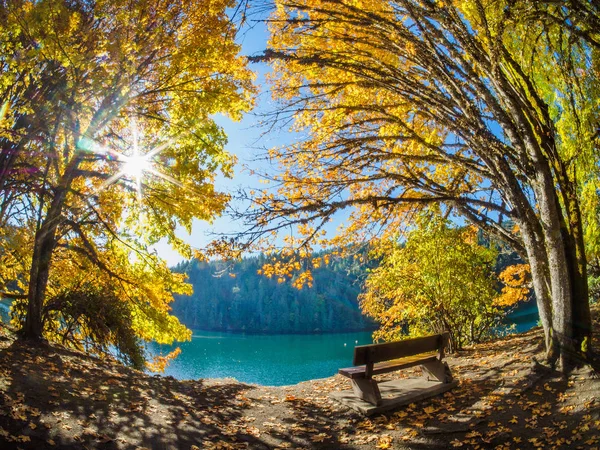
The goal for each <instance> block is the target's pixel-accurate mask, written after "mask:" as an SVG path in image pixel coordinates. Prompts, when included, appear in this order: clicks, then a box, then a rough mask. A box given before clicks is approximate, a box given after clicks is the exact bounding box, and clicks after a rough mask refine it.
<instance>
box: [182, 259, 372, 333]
mask: <svg viewBox="0 0 600 450" xmlns="http://www.w3.org/2000/svg"><path fill="white" fill-rule="evenodd" d="M264 262H265V257H264V256H259V257H252V258H245V259H243V260H242V261H240V262H237V263H234V264H232V265H231V266H230V267H226V266H225V265H224V264H223V263H220V262H210V263H203V262H198V261H195V260H192V261H189V262H186V263H181V264H179V265H178V266H177V267H176V268H175V270H176V271H177V272H185V273H187V274H188V276H189V282H190V283H191V284H192V285H193V286H194V294H193V295H192V296H190V297H187V296H178V297H177V298H176V300H175V302H174V305H173V312H174V314H175V315H176V316H177V317H179V319H180V320H181V321H182V322H183V323H185V324H186V325H187V326H188V327H190V328H192V329H202V330H214V331H246V332H251V333H313V332H338V331H351V330H365V329H373V328H374V327H375V326H374V323H373V322H372V321H371V320H370V319H368V318H367V317H365V316H363V315H362V314H361V312H360V309H359V307H358V302H357V296H358V294H359V292H360V282H359V278H360V277H361V276H364V274H365V270H366V269H365V268H364V267H357V266H356V265H355V263H354V262H353V260H352V259H341V258H338V259H337V260H334V261H332V262H331V263H330V264H329V265H328V266H326V267H322V268H319V269H316V270H314V271H313V277H314V286H313V287H312V288H306V287H305V288H303V289H302V290H298V289H296V288H294V287H292V286H291V283H290V282H289V281H288V282H285V283H278V282H277V280H275V279H269V278H266V277H265V276H262V275H258V273H257V271H258V270H259V269H260V268H261V266H262V265H263V263H264ZM225 269H227V270H225Z"/></svg>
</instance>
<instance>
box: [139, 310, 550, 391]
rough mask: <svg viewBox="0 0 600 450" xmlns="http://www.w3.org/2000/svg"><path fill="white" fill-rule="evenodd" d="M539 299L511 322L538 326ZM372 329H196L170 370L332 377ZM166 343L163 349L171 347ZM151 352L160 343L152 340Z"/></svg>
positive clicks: (260, 380) (274, 379) (262, 380)
mask: <svg viewBox="0 0 600 450" xmlns="http://www.w3.org/2000/svg"><path fill="white" fill-rule="evenodd" d="M538 320H539V319H538V313H537V307H536V305H535V302H528V303H525V304H523V305H521V306H520V307H519V308H517V310H515V311H513V313H512V314H510V315H509V316H508V317H507V319H506V320H505V324H506V325H512V324H514V325H516V327H515V330H514V331H515V332H517V333H522V332H524V331H527V330H529V329H530V328H531V327H534V326H536V325H537V321H538ZM371 343H372V340H371V333H370V332H356V333H340V334H313V335H302V334H279V335H255V334H242V333H216V332H210V331H195V332H194V334H193V337H192V340H191V342H184V343H182V344H180V345H179V346H180V347H181V355H179V357H177V359H175V361H173V362H172V363H171V364H170V365H169V367H167V369H166V371H165V375H171V376H173V377H175V378H178V379H181V380H183V379H198V378H225V377H232V378H235V379H237V380H238V381H241V382H245V383H257V384H262V385H265V386H285V385H289V384H296V383H299V382H301V381H306V380H311V379H315V378H325V377H330V376H332V375H334V374H336V373H337V370H338V369H339V368H341V367H349V366H351V365H352V355H353V351H354V346H355V345H364V344H371ZM170 350H171V348H170V347H166V346H165V347H163V352H164V353H167V352H168V351H170ZM150 351H151V352H153V353H156V352H159V351H160V347H159V346H157V345H150Z"/></svg>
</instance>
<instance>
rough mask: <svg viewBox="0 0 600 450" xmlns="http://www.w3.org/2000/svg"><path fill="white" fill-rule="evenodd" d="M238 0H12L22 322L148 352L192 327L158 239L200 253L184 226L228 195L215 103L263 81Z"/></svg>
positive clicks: (4, 12) (6, 134) (14, 250)
mask: <svg viewBox="0 0 600 450" xmlns="http://www.w3.org/2000/svg"><path fill="white" fill-rule="evenodd" d="M233 5H234V3H233V2H232V1H229V0H217V1H213V0H210V1H201V2H187V1H179V0H176V1H171V2H154V1H146V0H140V1H134V2H130V1H120V0H110V1H104V0H100V1H95V2H88V1H83V0H82V1H78V0H76V1H68V2H67V1H62V0H43V1H32V0H19V1H14V2H13V1H10V2H0V64H1V66H2V72H1V73H0V106H1V109H0V144H1V148H0V204H1V208H0V237H1V239H0V249H1V251H0V253H1V255H2V256H1V257H0V258H1V260H0V282H1V284H2V286H1V288H2V290H3V291H4V295H5V296H8V297H11V296H12V297H13V298H16V299H17V301H16V302H15V303H14V312H15V317H14V319H15V323H17V324H18V326H20V327H22V329H23V335H24V336H26V337H28V338H32V339H39V338H41V337H45V338H50V339H56V340H59V341H62V342H64V343H67V344H70V345H74V346H76V347H78V348H85V349H92V350H94V351H96V352H101V353H102V352H105V351H106V350H107V349H108V348H109V347H110V346H111V345H116V346H117V349H118V350H119V351H123V353H124V354H125V355H126V358H125V359H126V361H128V362H134V363H135V365H138V366H139V361H140V357H139V356H140V354H139V352H137V353H136V350H134V349H133V348H134V347H135V346H140V345H143V343H144V342H145V341H149V340H154V341H157V342H160V343H172V342H173V341H174V340H185V339H189V337H190V335H191V334H190V331H189V330H187V329H186V328H185V327H184V326H183V325H181V324H180V323H179V321H178V320H177V319H176V318H175V317H174V316H171V315H170V306H169V303H170V302H172V301H173V294H176V293H180V294H183V293H189V292H190V286H189V285H187V284H186V283H185V277H184V276H183V275H180V274H173V273H172V272H171V271H170V270H169V268H168V267H167V265H166V263H165V261H163V260H162V259H161V258H160V257H158V256H157V255H156V253H155V252H154V251H153V250H152V246H153V245H154V244H156V243H157V242H158V241H160V240H162V239H164V240H166V241H167V242H168V243H169V244H171V246H172V247H173V248H174V249H175V250H177V251H178V252H179V253H181V255H182V256H184V257H187V258H189V257H191V255H192V249H191V247H190V245H189V244H188V243H186V242H184V241H183V240H181V239H180V238H179V237H178V236H177V234H176V230H177V229H186V230H188V231H189V230H190V229H191V226H192V222H193V221H194V220H208V221H210V220H212V219H213V218H214V217H215V216H217V215H218V214H220V213H221V212H222V211H223V209H224V207H225V205H226V203H227V201H228V199H229V195H228V194H227V193H222V192H218V191H217V190H216V189H215V187H214V181H215V178H216V176H217V174H222V175H223V176H226V177H230V176H231V175H232V167H233V164H234V158H233V157H232V156H231V155H229V154H227V153H226V152H225V151H224V145H225V142H226V136H225V134H224V132H223V131H222V130H221V128H220V127H219V126H218V125H217V124H216V123H215V122H214V120H213V116H214V115H215V114H218V113H222V114H225V115H228V116H229V117H231V118H232V119H239V118H240V117H241V114H242V113H243V112H244V111H247V110H248V109H249V108H250V107H251V104H252V92H253V87H252V79H253V74H252V73H251V72H250V71H249V70H248V69H247V68H246V60H245V59H244V58H243V57H240V56H239V55H238V52H239V47H238V45H237V44H236V43H235V41H234V40H235V34H236V26H235V24H234V23H233V22H232V21H231V20H230V18H229V17H228V16H227V14H226V8H228V7H230V6H233ZM103 301H104V302H103ZM108 305H112V307H110V308H109V307H108ZM102 320H105V321H106V324H105V326H100V325H101V324H102ZM124 330H125V331H124ZM125 336H126V339H125ZM125 341H126V342H125Z"/></svg>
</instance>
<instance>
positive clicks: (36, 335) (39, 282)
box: [22, 155, 81, 340]
mask: <svg viewBox="0 0 600 450" xmlns="http://www.w3.org/2000/svg"><path fill="white" fill-rule="evenodd" d="M80 162H81V156H79V155H78V156H75V157H74V158H73V160H72V161H71V163H70V164H69V166H68V167H67V169H66V170H65V173H64V175H63V177H62V179H61V183H60V185H59V187H58V188H57V189H56V193H55V195H54V198H53V199H52V203H51V205H50V208H49V210H48V213H47V214H46V217H45V218H44V220H43V221H42V223H41V225H40V227H39V228H38V230H37V231H36V234H35V241H34V242H35V243H34V247H33V257H32V260H31V270H30V271H29V295H28V298H27V300H28V304H27V317H26V319H25V325H24V327H23V330H22V335H23V337H25V338H26V339H32V340H40V339H42V337H43V331H44V323H43V317H42V312H43V308H44V298H45V296H46V289H47V287H48V276H49V273H50V264H51V260H52V253H53V252H54V248H55V247H56V230H57V228H58V226H59V224H60V222H61V219H62V212H63V207H64V204H65V200H66V198H67V193H68V192H69V189H70V187H71V183H72V181H73V177H74V175H75V172H76V170H77V167H78V166H79V164H80Z"/></svg>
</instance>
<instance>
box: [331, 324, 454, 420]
mask: <svg viewBox="0 0 600 450" xmlns="http://www.w3.org/2000/svg"><path fill="white" fill-rule="evenodd" d="M449 341H450V334H449V333H448V332H444V333H440V334H435V335H432V336H423V337H418V338H412V339H405V340H402V341H395V342H386V343H382V344H371V345H359V346H356V347H354V359H353V361H352V363H353V364H354V366H352V367H346V368H344V369H339V371H338V373H339V374H341V375H343V376H345V377H348V378H350V384H351V385H352V391H353V392H354V397H355V398H356V399H359V400H360V401H363V403H364V402H366V403H367V404H370V405H372V406H374V407H375V410H377V408H379V407H384V405H383V403H382V401H383V398H382V397H381V392H380V390H379V387H378V382H377V380H375V379H373V376H374V375H379V374H383V373H388V372H394V371H396V370H402V369H407V368H409V367H414V366H421V369H422V372H423V380H424V382H423V383H421V384H422V386H421V385H419V386H421V387H422V388H423V389H421V388H418V389H416V390H415V389H414V388H415V387H416V386H417V385H415V384H414V383H413V384H412V385H411V386H413V387H412V388H411V389H413V390H415V392H411V394H410V396H408V397H406V396H400V397H402V399H403V400H402V401H406V400H407V399H416V398H424V397H423V395H427V396H428V395H430V394H431V395H434V394H437V393H440V392H445V391H446V390H448V389H451V388H452V387H454V386H456V383H455V382H454V381H453V379H452V373H451V372H450V368H449V367H448V364H446V363H445V362H443V361H442V359H443V358H444V350H445V348H446V347H447V346H448V343H449ZM432 383H433V385H432ZM438 385H439V386H438ZM419 390H421V392H418V391H419ZM396 391H397V389H396ZM386 402H387V406H385V407H386V408H387V407H388V406H389V404H390V399H389V398H388V399H386ZM392 403H393V402H392Z"/></svg>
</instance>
